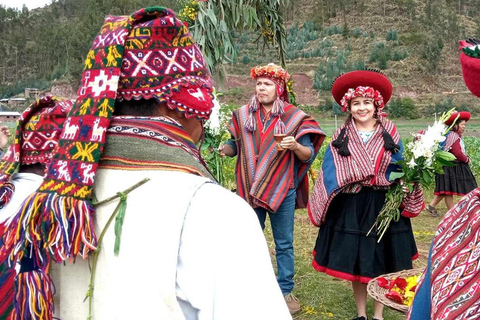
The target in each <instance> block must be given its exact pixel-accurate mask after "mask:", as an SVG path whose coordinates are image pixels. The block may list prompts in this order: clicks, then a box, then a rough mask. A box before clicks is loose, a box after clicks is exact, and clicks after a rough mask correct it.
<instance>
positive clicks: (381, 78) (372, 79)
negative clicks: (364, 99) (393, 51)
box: [332, 69, 393, 108]
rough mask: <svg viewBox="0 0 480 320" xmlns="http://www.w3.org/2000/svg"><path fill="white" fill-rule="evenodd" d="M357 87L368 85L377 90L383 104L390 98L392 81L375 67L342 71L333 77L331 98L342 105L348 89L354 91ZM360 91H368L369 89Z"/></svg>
mask: <svg viewBox="0 0 480 320" xmlns="http://www.w3.org/2000/svg"><path fill="white" fill-rule="evenodd" d="M358 87H364V88H365V87H370V88H373V89H374V90H373V91H378V92H379V93H380V95H381V98H383V99H382V101H383V103H382V105H383V106H384V105H385V104H387V102H388V101H389V100H390V97H391V96H392V91H393V86H392V83H391V82H390V80H388V78H387V77H386V76H385V75H384V74H382V73H381V72H380V71H378V70H375V69H369V70H356V71H350V72H347V73H344V74H342V75H340V76H339V77H337V78H336V79H335V81H334V82H333V85H332V95H333V98H334V99H335V101H336V102H337V103H338V104H339V105H342V99H343V98H344V96H345V94H347V93H348V92H349V89H352V90H354V91H355V90H356V89H357V88H358ZM360 91H362V92H368V91H369V90H368V89H367V90H360ZM383 106H382V107H381V108H383Z"/></svg>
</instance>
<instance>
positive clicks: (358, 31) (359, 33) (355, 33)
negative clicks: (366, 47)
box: [353, 27, 362, 38]
mask: <svg viewBox="0 0 480 320" xmlns="http://www.w3.org/2000/svg"><path fill="white" fill-rule="evenodd" d="M353 36H354V37H355V38H360V37H361V36H362V29H360V28H359V27H356V28H355V29H354V30H353Z"/></svg>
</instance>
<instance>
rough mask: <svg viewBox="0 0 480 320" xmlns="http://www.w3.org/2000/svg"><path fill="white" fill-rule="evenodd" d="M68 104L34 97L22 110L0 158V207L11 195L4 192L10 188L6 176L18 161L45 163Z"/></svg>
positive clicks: (70, 105) (59, 132)
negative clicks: (11, 140) (9, 143)
mask: <svg viewBox="0 0 480 320" xmlns="http://www.w3.org/2000/svg"><path fill="white" fill-rule="evenodd" d="M72 104H73V101H71V100H65V101H62V100H59V99H57V98H55V97H51V96H46V97H42V98H40V99H38V100H36V101H35V102H34V103H32V104H31V105H30V106H29V107H28V108H27V109H25V111H24V112H23V113H22V115H21V117H20V119H19V120H18V122H17V128H16V131H15V138H14V141H13V143H12V144H11V145H10V147H9V148H8V151H7V152H6V153H5V155H4V156H3V158H2V160H1V161H0V195H1V196H0V208H3V206H5V204H7V203H8V200H9V199H10V198H11V194H10V195H7V193H8V190H9V189H11V188H12V187H13V186H12V185H11V184H10V183H9V180H10V176H11V175H12V174H13V173H14V172H16V171H17V170H18V167H19V165H20V164H24V165H30V164H35V163H42V164H44V165H48V163H49V162H50V159H51V158H52V156H53V151H54V150H55V148H56V147H57V146H58V140H59V139H60V134H61V132H62V127H63V123H64V121H65V118H66V117H67V114H68V112H69V111H70V109H71V108H72ZM11 191H12V192H13V190H11Z"/></svg>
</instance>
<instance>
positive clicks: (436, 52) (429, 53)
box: [420, 36, 443, 72]
mask: <svg viewBox="0 0 480 320" xmlns="http://www.w3.org/2000/svg"><path fill="white" fill-rule="evenodd" d="M442 50H443V40H442V39H441V38H440V37H439V36H427V37H426V38H425V39H424V40H423V42H422V45H421V54H420V57H421V58H422V59H423V60H424V61H425V65H426V67H427V70H428V71H430V72H434V71H436V70H437V68H438V64H439V63H440V59H441V58H442Z"/></svg>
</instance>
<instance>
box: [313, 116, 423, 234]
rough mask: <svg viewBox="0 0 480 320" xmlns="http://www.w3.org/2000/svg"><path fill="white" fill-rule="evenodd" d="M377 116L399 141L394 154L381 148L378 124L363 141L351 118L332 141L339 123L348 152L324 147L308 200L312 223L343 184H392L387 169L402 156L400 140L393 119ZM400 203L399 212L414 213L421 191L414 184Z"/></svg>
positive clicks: (317, 223) (322, 215)
mask: <svg viewBox="0 0 480 320" xmlns="http://www.w3.org/2000/svg"><path fill="white" fill-rule="evenodd" d="M380 119H381V120H380V121H382V124H383V127H384V128H385V130H387V132H388V133H389V134H390V135H391V136H392V138H393V141H394V142H395V143H396V144H398V145H400V150H399V151H398V152H397V153H395V154H392V153H391V151H387V150H385V148H384V140H383V136H382V132H383V128H382V126H380V125H377V128H376V129H375V132H374V133H373V134H372V136H371V137H370V139H369V140H368V142H367V143H366V144H365V143H364V142H363V140H362V139H361V137H360V135H359V134H358V132H357V129H356V127H355V124H354V123H353V122H349V123H348V124H345V125H344V126H342V127H340V128H338V129H337V131H336V132H335V133H334V135H333V137H332V140H331V141H334V140H335V139H336V138H337V137H338V135H339V133H340V131H341V130H342V129H343V127H346V134H347V135H348V138H349V143H348V150H349V151H350V155H349V156H348V157H343V156H341V155H339V154H338V152H337V149H336V148H334V147H333V146H332V143H331V142H330V144H329V145H328V147H327V150H326V151H325V156H324V158H323V163H322V168H321V170H320V173H319V176H318V179H317V182H316V183H315V187H314V189H313V193H312V195H311V197H310V201H309V202H308V214H309V216H310V219H311V221H312V223H313V224H314V225H315V226H320V224H321V223H322V222H323V221H324V219H325V215H326V213H327V210H328V206H329V205H330V202H331V201H332V200H333V198H334V197H335V196H336V195H337V194H338V193H339V192H341V191H342V190H343V189H344V188H346V187H348V186H351V185H352V184H360V185H361V186H370V187H372V186H375V187H388V186H390V185H391V184H392V182H391V181H389V180H388V177H389V176H390V173H391V172H393V171H396V170H397V169H398V165H396V164H395V163H396V162H397V161H399V160H402V159H403V158H402V153H403V144H402V141H401V140H400V136H399V134H398V132H397V128H396V127H395V125H394V124H393V122H391V121H389V120H387V119H384V118H380ZM358 191H359V189H358V190H357V192H358ZM403 206H404V211H403V213H402V214H403V215H404V216H408V217H411V216H416V215H418V214H419V213H420V212H421V211H422V210H423V206H424V203H423V192H422V190H421V188H420V187H416V188H415V190H414V191H413V192H412V193H411V194H409V195H408V196H407V197H405V199H404V202H403Z"/></svg>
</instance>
